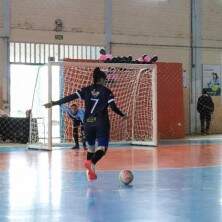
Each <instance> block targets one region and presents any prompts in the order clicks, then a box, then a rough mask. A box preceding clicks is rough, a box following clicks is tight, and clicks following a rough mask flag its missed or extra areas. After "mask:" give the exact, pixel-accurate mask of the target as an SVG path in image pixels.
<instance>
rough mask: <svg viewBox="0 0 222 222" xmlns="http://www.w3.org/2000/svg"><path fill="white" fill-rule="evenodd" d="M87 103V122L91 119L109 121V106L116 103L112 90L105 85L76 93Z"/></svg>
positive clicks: (83, 89) (93, 86)
mask: <svg viewBox="0 0 222 222" xmlns="http://www.w3.org/2000/svg"><path fill="white" fill-rule="evenodd" d="M76 93H77V95H78V96H79V98H81V99H83V100H84V101H85V121H87V119H88V118H89V117H96V119H97V120H103V121H107V120H108V109H107V108H108V105H109V104H110V103H111V102H113V101H114V96H113V93H112V92H111V90H109V89H108V88H106V87H105V86H103V85H91V86H88V87H85V88H82V89H81V90H79V91H77V92H76Z"/></svg>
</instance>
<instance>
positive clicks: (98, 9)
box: [0, 0, 222, 130]
mask: <svg viewBox="0 0 222 222" xmlns="http://www.w3.org/2000/svg"><path fill="white" fill-rule="evenodd" d="M1 2H2V1H0V8H1ZM201 2H202V14H201V16H202V39H203V42H202V45H203V46H205V47H207V48H203V50H202V52H203V61H202V63H205V64H221V63H222V29H221V21H222V1H221V0H211V1H209V0H202V1H201ZM104 7H105V6H104V0H93V1H92V0H23V1H21V0H11V36H10V37H11V40H12V41H19V42H22V41H23V42H24V41H27V42H45V43H53V42H56V43H58V42H60V43H70V44H96V45H104V42H105V36H104ZM190 7H191V6H190V1H189V0H165V1H164V0H113V8H112V14H113V18H112V42H113V44H112V53H113V54H114V55H133V56H135V57H138V56H140V55H141V54H143V53H150V54H157V55H158V56H159V58H160V61H167V62H181V63H183V68H184V69H185V70H186V71H187V73H188V75H190V71H191V64H190V53H191V52H190V39H191V33H190V29H191V27H190V14H191V13H190ZM57 18H61V19H62V20H63V21H64V27H65V28H64V32H62V34H63V35H64V39H63V40H62V41H58V40H55V39H54V37H55V34H56V32H55V31H53V29H54V20H55V19H57ZM1 26H2V14H1V13H0V29H1ZM218 47H219V48H218ZM0 53H1V52H0ZM0 58H1V55H0ZM1 64H2V61H1V59H0V67H1ZM2 72H3V71H1V69H0V78H2V76H3V74H2ZM1 82H2V81H0V87H1ZM184 92H185V103H186V106H185V107H186V108H185V109H186V127H187V128H188V124H189V88H188V89H185V91H184ZM0 105H1V94H0ZM221 120H222V119H221ZM221 130H222V129H221Z"/></svg>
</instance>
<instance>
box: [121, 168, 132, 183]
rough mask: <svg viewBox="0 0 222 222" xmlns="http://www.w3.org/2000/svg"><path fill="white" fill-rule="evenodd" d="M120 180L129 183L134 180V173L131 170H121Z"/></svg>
mask: <svg viewBox="0 0 222 222" xmlns="http://www.w3.org/2000/svg"><path fill="white" fill-rule="evenodd" d="M119 180H120V182H121V183H123V184H124V185H129V184H130V183H131V182H132V181H133V173H132V172H131V171H130V170H121V171H120V173H119Z"/></svg>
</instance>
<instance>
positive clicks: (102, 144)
mask: <svg viewBox="0 0 222 222" xmlns="http://www.w3.org/2000/svg"><path fill="white" fill-rule="evenodd" d="M97 141H98V146H97V147H96V150H95V151H96V152H95V155H94V156H93V158H92V163H93V164H94V165H96V164H97V162H98V161H99V160H101V159H102V157H103V156H104V155H105V154H106V151H107V149H108V146H109V135H108V134H107V135H104V136H102V137H98V138H97Z"/></svg>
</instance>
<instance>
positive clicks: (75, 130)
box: [73, 119, 79, 149]
mask: <svg viewBox="0 0 222 222" xmlns="http://www.w3.org/2000/svg"><path fill="white" fill-rule="evenodd" d="M78 128H79V121H78V120H75V119H74V120H73V139H74V142H75V146H74V147H73V149H79V130H78Z"/></svg>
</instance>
